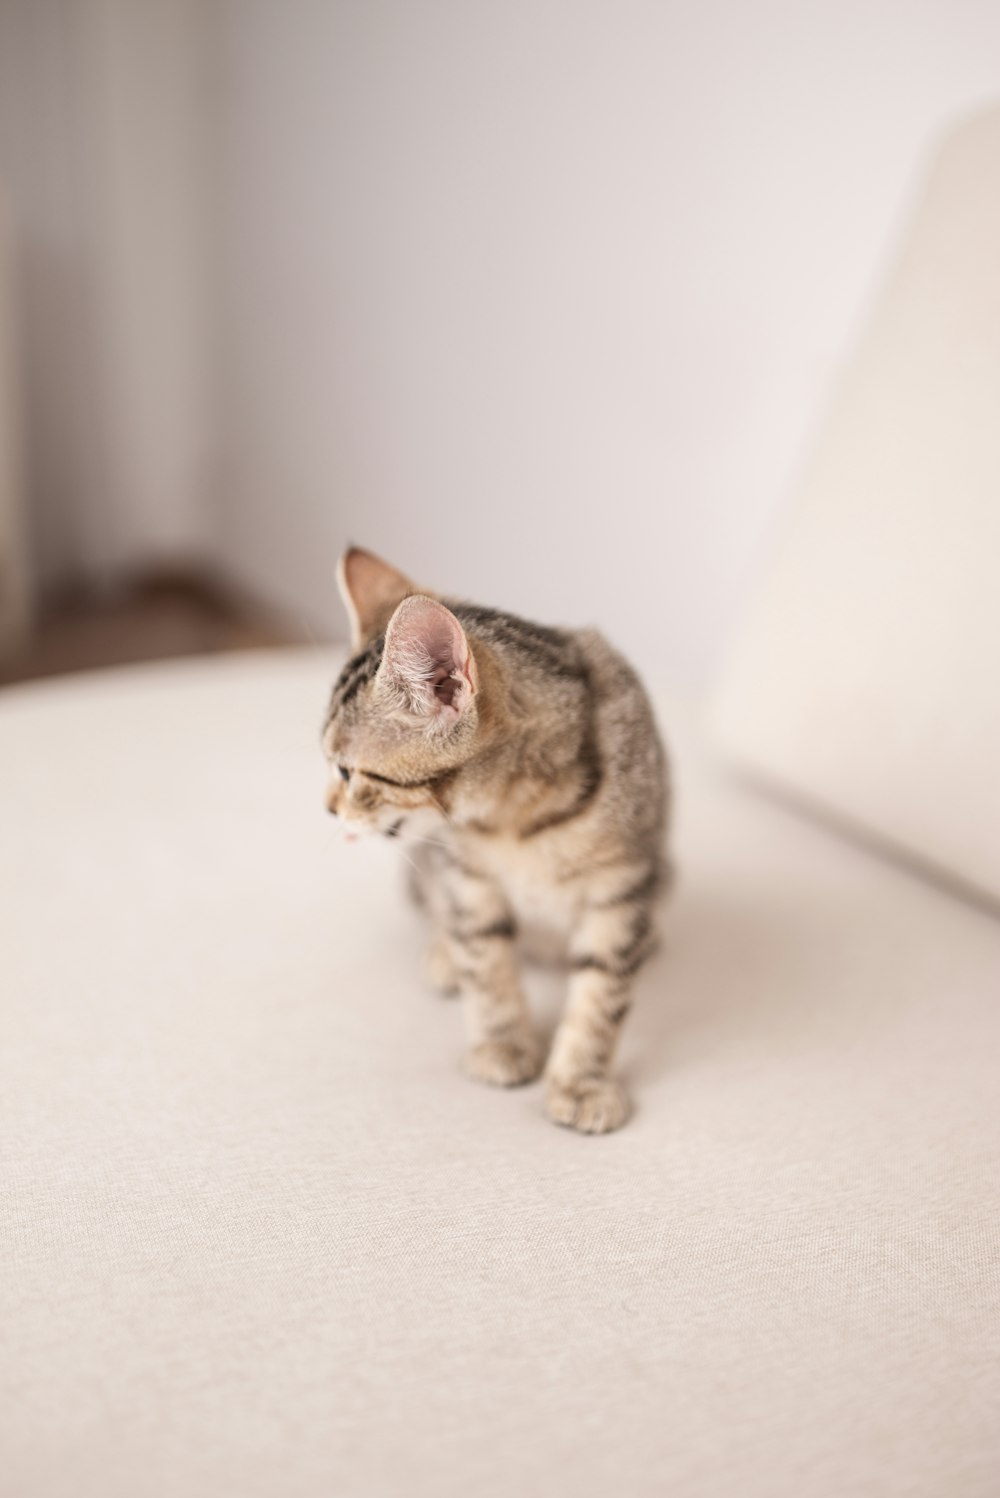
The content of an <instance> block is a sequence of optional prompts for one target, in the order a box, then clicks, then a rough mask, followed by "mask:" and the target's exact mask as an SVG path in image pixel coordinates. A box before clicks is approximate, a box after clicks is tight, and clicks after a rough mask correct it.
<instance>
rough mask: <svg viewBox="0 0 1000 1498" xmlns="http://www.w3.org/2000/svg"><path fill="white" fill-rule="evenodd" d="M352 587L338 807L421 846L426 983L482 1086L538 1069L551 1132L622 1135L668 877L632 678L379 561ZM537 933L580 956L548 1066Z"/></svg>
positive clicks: (642, 708) (522, 1078)
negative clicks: (444, 995)
mask: <svg viewBox="0 0 1000 1498" xmlns="http://www.w3.org/2000/svg"><path fill="white" fill-rule="evenodd" d="M341 587H342V591H343V593H344V596H345V601H346V602H347V605H348V610H349V612H350V615H351V619H352V625H353V628H354V653H353V654H352V655H351V657H350V659H349V660H348V661H347V663H346V665H345V666H344V668H343V670H342V671H341V673H340V676H339V677H338V679H337V681H336V683H335V685H334V688H333V693H332V696H331V699H330V704H329V710H328V713H327V718H326V723H325V727H324V732H323V744H324V749H325V752H326V755H327V757H328V759H329V761H330V763H331V768H332V774H331V782H330V792H329V797H328V806H329V809H330V811H331V812H333V813H335V814H336V815H337V816H339V817H342V818H344V819H345V820H346V821H347V822H349V823H357V824H359V825H361V826H363V827H365V828H368V829H371V830H374V831H376V832H380V833H382V834H383V835H385V836H388V837H401V838H403V839H405V840H406V841H407V843H408V844H410V845H411V846H410V848H409V852H410V855H411V864H412V865H413V866H414V867H415V873H414V875H413V887H414V893H415V894H416V896H417V897H418V899H419V900H420V902H421V904H422V905H423V907H424V909H425V911H426V913H427V916H428V919H429V921H430V925H431V943H430V955H429V972H430V975H431V978H432V980H433V982H434V983H435V984H436V985H437V986H438V987H439V988H440V989H441V990H442V991H446V992H458V993H460V994H461V995H462V997H463V1000H464V1004H465V1010H466V1014H467V1018H468V1028H469V1052H468V1058H467V1065H468V1069H469V1071H470V1072H471V1073H472V1075H473V1076H475V1077H477V1078H479V1079H480V1080H482V1081H484V1082H490V1083H494V1084H496V1085H500V1086H510V1085H513V1084H516V1083H520V1082H527V1081H530V1080H531V1079H533V1078H534V1077H536V1076H537V1075H538V1074H539V1072H540V1071H541V1070H542V1067H543V1064H544V1067H545V1076H546V1108H547V1111H548V1113H549V1115H550V1117H551V1118H552V1119H554V1120H555V1121H556V1122H557V1123H561V1124H566V1125H569V1126H571V1127H573V1128H576V1129H579V1130H581V1131H583V1132H588V1133H603V1132H605V1131H607V1130H610V1129H615V1128H617V1127H619V1126H620V1125H621V1124H622V1123H623V1122H624V1121H625V1119H626V1117H627V1115H628V1111H629V1105H628V1099H627V1097H626V1094H625V1091H624V1089H623V1087H622V1085H621V1083H620V1081H618V1080H617V1079H616V1078H615V1077H614V1076H613V1075H612V1071H611V1068H612V1062H613V1058H614V1053H615V1048H616V1046H617V1043H618V1039H619V1035H620V1033H621V1029H622V1025H623V1023H624V1021H625V1018H626V1016H627V1014H628V1012H629V1008H630V1005H631V1000H632V993H633V989H634V985H635V980H636V977H637V974H638V973H639V971H640V969H641V967H642V965H643V964H644V962H645V961H646V960H647V958H648V957H649V954H650V952H651V951H652V949H653V945H654V940H655V914H656V908H657V903H658V900H659V897H660V895H661V894H662V892H663V889H664V884H665V871H666V867H667V865H666V859H665V852H664V844H665V836H666V827H667V814H668V790H667V773H666V761H665V756H664V752H663V749H662V746H661V743H660V739H659V736H658V734H657V730H656V725H655V722H654V719H653V714H652V711H651V709H650V706H649V702H648V699H647V697H646V694H645V692H644V690H643V688H642V685H641V683H640V682H639V680H638V677H637V676H636V674H635V672H634V671H633V670H632V668H631V667H630V666H629V665H628V664H627V662H626V661H625V660H623V659H622V657H621V656H620V655H619V654H618V653H617V652H616V651H615V650H613V649H612V647H611V646H610V645H608V644H607V642H606V641H605V640H604V639H603V638H602V637H601V636H600V635H599V634H597V633H596V632H594V631H591V630H584V631H573V630H562V629H552V628H548V627H546V626H543V625H539V624H533V623H530V622H528V621H527V620H524V619H520V618H518V617H517V616H515V615H513V614H508V613H504V612H501V611H498V610H494V609H487V608H481V607H479V606H478V605H473V604H467V603H462V602H458V601H455V600H450V599H448V600H441V599H439V598H437V597H436V595H434V594H430V593H426V592H424V591H423V590H418V589H416V588H415V587H414V586H413V585H412V584H411V583H410V582H409V581H408V579H406V578H405V577H404V576H403V574H401V573H399V572H397V571H396V570H395V569H393V568H390V567H388V565H387V564H385V563H383V562H381V561H380V560H379V559H378V558H375V557H373V556H371V555H370V554H369V553H367V552H361V551H358V550H357V549H353V550H352V551H350V552H348V553H347V555H346V556H345V558H344V559H343V560H342V563H341ZM526 921H529V922H531V923H532V924H539V923H541V924H544V925H547V926H549V927H550V928H553V929H555V930H556V931H558V932H559V933H561V935H562V936H563V938H564V940H565V944H566V951H567V954H568V958H569V965H570V975H569V993H568V1001H567V1005H566V1010H565V1014H564V1017H563V1019H562V1022H561V1024H560V1025H559V1028H558V1030H557V1032H556V1035H555V1038H554V1041H553V1043H552V1046H551V1050H550V1052H549V1055H548V1058H547V1061H546V1059H545V1058H544V1056H543V1054H542V1048H541V1046H540V1043H539V1040H538V1036H537V1033H536V1031H535V1029H534V1026H533V1024H532V1020H531V1016H530V1014H529V1011H528V1007H527V1005H526V1002H525V998H524V992H523V989H522V985H521V979H520V963H519V952H518V936H519V931H520V930H521V928H522V926H523V924H524V923H525V922H526Z"/></svg>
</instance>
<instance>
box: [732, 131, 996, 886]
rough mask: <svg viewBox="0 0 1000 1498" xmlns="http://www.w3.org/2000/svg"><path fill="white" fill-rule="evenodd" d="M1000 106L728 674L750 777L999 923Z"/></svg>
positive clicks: (866, 356) (918, 230) (941, 176)
mask: <svg viewBox="0 0 1000 1498" xmlns="http://www.w3.org/2000/svg"><path fill="white" fill-rule="evenodd" d="M998 266H1000V108H995V109H993V110H991V111H990V112H989V113H988V114H985V115H983V116H982V117H980V118H978V119H975V120H973V121H971V122H970V123H968V124H965V125H963V126H962V127H961V128H960V129H958V130H956V131H955V132H954V133H953V134H952V135H951V136H950V137H949V139H948V140H947V142H946V143H945V145H944V146H943V148H942V150H941V151H940V153H939V154H938V157H937V159H936V160H935V162H934V164H933V167H932V170H931V172H930V174H929V177H928V181H927V183H926V186H925V189H924V191H923V193H922V194H921V197H920V201H919V204H918V206H917V209H916V213H915V215H914V219H913V222H912V224H911V225H910V228H909V230H908V233H907V235H906V238H905V242H904V245H903V249H902V253H901V256H900V259H899V263H898V265H897V266H896V267H895V269H894V272H893V275H892V276H891V278H890V280H889V283H888V285H887V287H886V288H885V290H884V292H883V294H882V296H881V298H880V299H879V302H878V304H877V306H876V308H875V311H874V313H873V317H872V320H871V326H870V328H869V330H868V333H867V335H866V337H865V339H864V341H863V343H862V346H861V348H860V349H859V351H858V354H857V357H856V358H855V360H854V361H853V364H852V366H851V368H850V369H849V370H848V372H847V375H846V377H845V379H844V382H843V387H842V389H841V391H840V393H839V396H838V398H837V399H836V400H835V401H834V402H833V406H832V409H831V412H830V416H829V418H828V420H827V422H826V425H825V428H824V430H823V432H822V434H821V436H820V440H819V443H818V446H817V451H816V454H815V456H814V459H813V461H812V463H811V464H810V467H809V470H808V472H807V474H806V478H805V482H804V485H803V492H802V493H801V494H800V495H798V496H797V497H796V501H795V505H794V513H793V516H792V518H791V522H790V525H789V530H788V534H787V536H786V538H785V541H784V544H783V545H782V547H781V548H780V553H779V556H778V559H777V561H776V564H775V567H774V570H773V575H772V577H771V578H770V579H769V581H768V583H767V585H766V586H765V587H764V588H763V590H762V592H761V595H760V597H759V599H758V600H756V603H755V607H754V609H753V610H752V613H751V617H750V618H749V619H748V620H747V623H746V626H745V628H744V630H743V631H742V634H741V637H740V639H739V640H738V641H737V648H736V651H735V654H734V657H733V659H732V661H731V663H730V665H729V667H728V669H727V673H726V677H725V681H724V687H723V691H722V694H721V700H720V707H719V719H720V726H721V730H722V733H723V736H724V739H725V742H726V744H727V745H728V746H729V748H730V749H731V750H732V751H733V752H734V754H735V755H736V756H738V758H739V759H740V761H741V762H743V763H745V764H748V765H750V766H752V767H753V768H754V769H756V770H757V771H760V772H763V773H764V774H766V775H767V776H769V777H772V778H773V779H774V780H776V781H778V782H780V783H781V784H783V785H785V786H788V787H790V788H792V789H793V790H795V791H796V792H798V793H800V794H802V795H805V796H807V797H810V798H812V799H814V800H815V801H817V802H819V803H821V804H822V805H823V806H825V807H827V808H830V809H831V810H833V811H834V812H836V813H838V814H840V815H841V816H844V817H847V818H849V819H850V820H852V821H853V822H855V823H856V824H860V825H862V826H864V827H866V828H869V829H871V830H872V831H874V832H875V833H877V834H879V835H881V836H882V837H884V838H888V839H891V840H892V841H893V842H894V843H896V844H897V845H898V846H900V847H902V848H904V849H907V850H909V851H910V852H911V853H914V854H916V855H918V856H919V857H921V858H923V859H926V860H928V861H930V862H933V863H935V864H936V865H938V866H939V867H940V868H942V869H943V870H945V871H947V872H948V873H950V874H951V875H953V876H956V877H958V878H960V879H962V880H965V881H966V882H967V883H969V884H970V885H974V886H976V887H978V888H979V889H981V890H982V891H983V892H984V893H986V894H989V895H991V896H992V898H993V900H994V901H995V902H996V903H997V905H998V908H1000V775H998V774H997V766H998V764H1000V588H998V586H997V562H998V558H1000V419H998V412H1000V274H998V271H997V267H998Z"/></svg>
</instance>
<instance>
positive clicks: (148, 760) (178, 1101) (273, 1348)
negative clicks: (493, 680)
mask: <svg viewBox="0 0 1000 1498" xmlns="http://www.w3.org/2000/svg"><path fill="white" fill-rule="evenodd" d="M331 676H332V663H331V662H329V661H326V660H324V659H322V658H321V657H319V656H313V655H304V656H301V657H299V656H295V655H293V656H288V657H284V658H276V657H261V658H253V657H248V658H245V659H241V660H237V661H229V662H226V663H204V664H197V665H183V666H170V667H158V668H150V669H145V670H139V671H123V672H118V673H110V674H107V675H105V676H103V677H93V678H90V679H77V680H71V681H67V682H65V683H63V684H56V685H51V686H41V687H35V688H25V689H17V690H12V691H8V692H7V693H6V694H5V695H3V696H2V697H0V787H2V795H3V802H4V813H3V821H2V835H0V911H2V921H3V933H2V967H0V980H2V987H3V1003H2V1009H3V1031H4V1041H3V1046H2V1049H0V1114H2V1129H0V1153H2V1188H3V1189H2V1207H0V1235H2V1262H0V1294H2V1299H3V1309H2V1323H0V1325H2V1340H0V1385H2V1387H0V1491H2V1493H3V1494H4V1498H147V1495H148V1498H167V1495H170V1498H176V1495H181V1494H183V1495H184V1498H226V1495H233V1498H330V1495H341V1494H343V1495H351V1498H354V1495H383V1494H385V1495H390V1494H406V1495H421V1498H422V1495H428V1498H431V1495H434V1498H437V1495H442V1494H444V1495H447V1494H452V1493H454V1494H459V1493H461V1494H463V1495H465V1494H476V1495H487V1498H493V1495H496V1498H501V1495H508V1494H511V1493H527V1494H536V1493H537V1494H544V1495H546V1498H548V1495H554V1494H555V1495H558V1494H564V1493H565V1494H573V1495H581V1498H589V1495H598V1494H606V1493H609V1492H610V1493H615V1494H629V1495H646V1494H654V1493H656V1494H660V1493H669V1494H670V1495H671V1498H732V1495H736V1494H738V1495H740V1498H744V1495H748V1498H757V1495H759V1498H832V1495H838V1498H839V1495H842V1494H843V1495H846V1494H851V1495H871V1498H904V1495H905V1498H954V1495H956V1494H962V1495H963V1498H993V1495H995V1494H996V1492H997V1491H998V1488H1000V1418H998V1417H1000V1370H998V1330H1000V1233H998V1212H997V1205H998V1201H1000V1189H998V1188H1000V1104H998V1088H997V1060H996V1058H997V1054H998V1050H1000V1006H998V1002H997V1001H998V997H1000V925H998V924H997V923H996V922H994V921H993V920H991V919H990V918H989V917H988V916H986V915H984V914H982V913H980V912H977V911H976V910H974V909H972V908H966V907H964V906H963V905H962V904H960V903H958V902H957V901H955V900H952V899H951V898H949V897H947V896H945V895H942V894H940V893H938V892H936V891H935V890H934V889H932V888H930V887H929V886H925V885H923V884H922V883H921V882H919V881H918V880H916V879H914V878H911V877H910V876H908V875H906V874H905V873H902V872H899V871H897V870H896V869H894V868H892V867H890V866H888V865H884V864H882V863H881V862H880V861H879V860H878V859H876V858H874V857H872V856H870V855H868V854H866V853H864V852H861V851H858V850H855V849H853V848H851V847H850V846H848V845H847V844H844V843H841V842H839V841H838V840H837V839H836V838H834V837H833V836H831V835H830V834H828V833H827V832H825V831H823V830H822V829H819V828H814V827H812V826H810V825H808V824H807V823H805V822H800V821H798V820H796V819H795V818H794V817H792V816H791V815H789V814H787V813H785V812H783V811H781V810H778V809H775V808H773V807H771V806H769V805H768V804H767V803H766V802H764V801H762V800H757V799H755V798H754V797H753V796H752V795H751V794H750V793H749V792H747V791H744V790H741V789H739V788H738V787H736V786H734V785H732V784H729V783H727V782H726V781H724V780H723V779H721V778H719V776H718V775H717V774H716V772H715V771H714V770H713V769H712V767H711V766H710V764H709V763H708V762H707V760H706V758H705V756H704V754H703V753H702V751H701V749H700V747H699V737H698V733H697V731H696V730H695V729H691V728H688V727H687V726H686V719H685V718H684V717H682V716H681V715H679V714H677V713H676V712H671V711H670V710H665V711H664V717H665V727H666V731H667V736H668V738H669V739H670V740H671V742H672V743H673V745H674V748H675V752H676V757H677V762H678V770H677V780H678V787H679V789H678V796H679V830H678V850H679V859H680V864H681V881H680V887H679V890H678V894H677V896H676V900H675V903H674V908H673V914H672V916H671V918H670V920H669V922H668V933H669V935H668V941H667V943H666V946H665V949H664V951H663V953H662V955H661V956H660V957H659V958H658V959H657V960H656V962H655V963H654V965H653V966H652V967H651V968H650V970H649V971H648V973H647V974H646V975H645V977H644V980H643V983H642V987H641V990H640V993H639V995H638V999H637V1004H636V1010H635V1014H634V1016H633V1018H632V1020H631V1021H630V1024H629V1026H628V1027H627V1030H626V1040H625V1044H624V1052H623V1069H624V1072H625V1073H626V1075H627V1077H628V1079H629V1081H630V1084H631V1086H632V1088H633V1090H634V1094H635V1098H636V1102H637V1112H636V1116H635V1118H634V1120H633V1121H632V1122H631V1123H630V1124H629V1125H628V1126H627V1127H626V1128H625V1129H624V1130H623V1131H622V1132H621V1133H620V1134H616V1135H611V1136H608V1137H606V1138H602V1139H592V1138H583V1137H581V1136H579V1135H576V1134H573V1133H570V1132H567V1131H563V1130H559V1129H556V1128H555V1127H553V1126H552V1125H551V1124H550V1123H549V1122H547V1121H546V1120H545V1119H544V1117H543V1115H542V1111H541V1089H540V1087H538V1086H533V1087H529V1088H526V1089H524V1090H519V1091H516V1092H512V1093H503V1092H497V1091H491V1090H488V1089H486V1088H483V1087H479V1086H476V1085H474V1084H472V1083H471V1082H469V1081H467V1080H466V1079H465V1078H464V1077H463V1076H462V1075H461V1074H460V1071H459V1061H460V1056H461V1050H462V1025H461V1016H460V1014H459V1013H458V1011H457V1009H456V1007H455V1005H454V1004H450V1003H448V1002H447V1001H444V1000H440V999H436V998H434V997H432V996H430V995H429V994H428V993H426V992H425V991H424V990H423V988H422V986H421V982H420V979H419V976H418V969H419V954H420V949H421V934H420V926H419V922H418V919H417V916H416V914H415V913H414V912H413V911H412V910H411V909H410V908H409V907H408V906H407V904H406V902H405V900H404V899H403V898H402V896H401V894H400V892H399V889H398V886H399V884H400V882H401V881H400V878H399V869H398V862H399V850H398V849H397V848H396V847H395V846H393V845H391V844H382V845H372V846H365V845H358V846H355V847H347V846H344V845H342V844H341V843H340V842H339V841H337V839H336V838H335V835H334V829H333V827H332V826H331V824H330V822H329V819H328V818H326V816H325V815H324V813H323V811H322V790H323V785H324V774H323V769H322V766H321V762H320V757H319V753H318V748H317V736H318V726H319V722H320V718H321V712H322V706H323V701H324V697H325V693H326V691H327V689H328V685H329V681H330V679H331ZM532 985H533V991H534V993H535V997H536V1000H537V1002H538V1005H539V1009H540V1012H541V1013H542V1014H543V1015H544V1016H545V1017H546V1019H547V1021H548V1022H551V1020H552V1018H553V1017H554V1014H555V1012H556V1006H557V1003H558V996H559V995H558V989H559V984H558V983H557V982H556V980H555V979H554V977H553V976H552V975H540V976H538V975H536V977H534V978H533V979H532Z"/></svg>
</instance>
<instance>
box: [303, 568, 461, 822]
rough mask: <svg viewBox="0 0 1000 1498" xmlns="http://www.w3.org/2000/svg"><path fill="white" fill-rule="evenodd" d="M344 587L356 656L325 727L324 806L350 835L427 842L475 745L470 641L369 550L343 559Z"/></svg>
mask: <svg viewBox="0 0 1000 1498" xmlns="http://www.w3.org/2000/svg"><path fill="white" fill-rule="evenodd" d="M338 580H339V583H340V591H341V595H342V597H343V599H344V603H345V605H346V608H347V612H348V615H349V616H350V620H351V630H352V648H353V653H352V655H351V658H350V660H349V661H348V662H347V664H346V665H345V667H344V669H343V670H342V671H341V673H340V675H339V677H338V678H337V681H336V683H335V684H334V688H333V695H332V697H331V699H330V707H329V711H328V714H327V720H326V724H325V726H324V729H323V750H324V753H325V755H326V757H327V760H328V761H329V764H330V772H331V778H330V784H329V789H328V793H327V807H328V809H329V810H330V811H331V812H332V813H334V814H335V815H336V816H338V817H340V818H342V819H343V821H344V823H345V825H347V826H348V827H350V828H351V829H360V830H367V831H373V832H379V833H383V834H384V835H386V836H388V837H395V836H397V835H400V834H401V835H403V836H404V837H405V836H407V835H411V836H421V835H426V834H427V833H428V832H429V831H430V828H431V826H432V824H433V823H434V822H436V821H438V820H439V819H440V817H441V816H442V815H443V811H442V807H441V793H442V790H443V787H444V785H445V783H446V782H447V780H448V778H449V777H450V775H451V774H452V772H453V771H454V770H455V769H456V768H457V767H458V766H459V765H460V764H462V763H463V761H464V760H465V759H466V758H468V755H469V753H470V751H471V748H472V744H473V741H474V739H475V733H476V727H477V722H478V703H477V693H478V689H479V681H478V675H477V671H476V663H475V660H474V658H473V655H472V651H471V649H470V647H469V642H468V640H467V639H466V637H465V632H464V630H463V629H462V626H461V624H459V622H458V620H457V619H456V618H455V615H454V614H453V613H452V612H451V611H450V609H447V608H446V607H445V606H444V604H443V603H441V602H440V601H439V600H438V599H436V598H432V597H431V596H430V595H428V594H425V593H420V592H419V591H418V590H417V589H416V588H415V587H414V585H413V584H412V583H411V582H410V580H409V579H408V578H407V577H404V576H403V574H402V573H401V572H397V570H396V569H395V568H394V567H390V566H389V564H388V563H387V562H383V561H381V560H380V559H379V558H378V557H375V556H372V554H371V553H370V552H367V551H361V550H360V549H359V548H357V547H352V548H351V549H350V550H349V551H347V552H345V554H344V556H343V557H342V558H341V561H340V567H339V569H338Z"/></svg>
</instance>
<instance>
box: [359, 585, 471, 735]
mask: <svg viewBox="0 0 1000 1498" xmlns="http://www.w3.org/2000/svg"><path fill="white" fill-rule="evenodd" d="M379 674H380V675H381V676H382V677H383V679H384V680H387V681H388V682H389V683H390V684H391V685H392V687H393V688H394V689H395V690H396V691H397V692H399V693H400V694H401V695H402V697H403V699H404V701H405V702H406V705H407V706H408V707H409V709H410V711H411V712H413V713H415V714H417V715H418V716H419V717H422V718H428V719H430V720H431V721H433V722H435V723H437V724H439V725H440V726H442V727H449V726H450V725H451V724H453V723H456V722H457V721H458V719H459V718H460V717H461V716H462V714H463V713H464V712H466V711H467V709H468V708H469V706H470V705H471V703H472V699H473V698H474V697H475V695H476V690H477V686H478V679H477V674H476V663H475V661H474V659H473V656H472V651H471V650H470V649H469V642H468V640H467V639H466V638H465V631H464V630H463V628H462V626H461V625H460V624H459V622H458V620H457V619H456V618H455V615H454V614H453V613H452V612H451V610H450V609H446V608H445V606H444V604H443V603H437V602H436V601H435V600H434V599H433V598H425V597H423V596H420V595H417V596H415V597H410V598H404V599H403V602H402V603H401V604H400V605H399V607H398V609H397V610H396V612H395V613H394V614H393V616H392V618H391V620H390V621H389V628H388V629H387V630H386V636H385V651H384V654H383V656H382V665H381V666H380V668H379Z"/></svg>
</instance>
